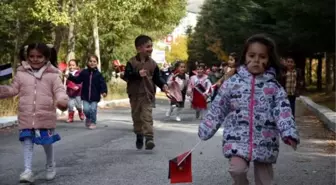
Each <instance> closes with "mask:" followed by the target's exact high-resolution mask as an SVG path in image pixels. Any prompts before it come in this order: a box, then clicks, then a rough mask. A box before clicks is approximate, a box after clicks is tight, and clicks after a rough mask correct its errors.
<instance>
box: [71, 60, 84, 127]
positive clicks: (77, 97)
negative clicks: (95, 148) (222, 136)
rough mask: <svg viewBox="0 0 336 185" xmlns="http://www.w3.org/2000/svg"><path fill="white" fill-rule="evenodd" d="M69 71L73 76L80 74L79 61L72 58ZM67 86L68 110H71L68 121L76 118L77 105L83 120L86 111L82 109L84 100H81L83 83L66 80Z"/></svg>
mask: <svg viewBox="0 0 336 185" xmlns="http://www.w3.org/2000/svg"><path fill="white" fill-rule="evenodd" d="M68 66H69V73H70V74H71V75H73V76H78V75H79V73H80V71H79V70H78V66H77V62H76V60H74V59H72V60H70V61H69V64H68ZM66 87H67V94H68V96H69V104H68V111H69V115H68V116H69V117H68V123H71V122H73V119H74V114H75V112H74V108H75V107H76V109H77V111H78V115H79V118H80V119H81V120H84V118H85V117H84V113H83V109H82V100H81V89H82V84H76V83H74V82H72V81H70V80H67V81H66Z"/></svg>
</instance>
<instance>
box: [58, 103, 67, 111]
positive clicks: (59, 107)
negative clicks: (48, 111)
mask: <svg viewBox="0 0 336 185" xmlns="http://www.w3.org/2000/svg"><path fill="white" fill-rule="evenodd" d="M56 106H57V108H58V109H60V110H61V111H66V110H67V109H68V103H65V102H63V101H62V102H57V104H56Z"/></svg>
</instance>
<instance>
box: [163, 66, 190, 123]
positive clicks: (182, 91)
mask: <svg viewBox="0 0 336 185" xmlns="http://www.w3.org/2000/svg"><path fill="white" fill-rule="evenodd" d="M185 69H186V66H185V63H183V62H181V61H177V62H176V63H175V65H174V69H173V71H174V73H173V74H171V75H170V76H169V77H168V80H167V83H168V87H169V89H171V88H172V87H175V86H174V83H175V84H178V85H177V88H175V89H174V90H175V91H177V92H176V93H178V95H179V97H181V101H178V102H174V101H171V104H170V109H169V110H168V111H167V113H166V116H167V117H169V116H171V114H172V112H173V111H174V109H175V108H177V110H176V121H181V118H180V112H181V110H182V108H184V102H185V97H186V93H187V87H188V82H189V75H187V74H185Z"/></svg>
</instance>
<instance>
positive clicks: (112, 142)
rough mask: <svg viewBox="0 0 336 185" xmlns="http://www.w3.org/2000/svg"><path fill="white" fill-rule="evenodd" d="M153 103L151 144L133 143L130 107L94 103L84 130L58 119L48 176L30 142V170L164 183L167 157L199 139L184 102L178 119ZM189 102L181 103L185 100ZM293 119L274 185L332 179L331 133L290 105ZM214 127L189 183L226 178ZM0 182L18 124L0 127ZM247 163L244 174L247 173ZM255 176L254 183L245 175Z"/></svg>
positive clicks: (221, 182)
mask: <svg viewBox="0 0 336 185" xmlns="http://www.w3.org/2000/svg"><path fill="white" fill-rule="evenodd" d="M157 103H158V104H157V108H156V109H154V113H153V114H154V119H155V142H156V148H155V149H154V150H153V151H144V150H141V151H138V150H136V149H135V143H134V142H135V137H134V134H133V133H132V122H131V117H130V109H129V108H127V107H123V108H118V109H109V110H106V109H105V110H101V111H100V112H99V115H98V120H99V123H98V128H97V129H96V130H87V129H85V128H84V125H83V123H81V122H79V121H77V122H76V123H73V124H67V123H64V122H62V121H59V123H58V128H57V130H58V132H59V133H60V135H61V137H62V140H61V141H60V142H58V143H57V144H56V145H55V152H56V154H55V156H56V162H57V170H58V171H57V172H58V173H57V176H56V179H55V180H54V181H52V182H46V181H45V180H44V179H43V178H44V166H45V156H44V153H43V149H42V148H41V147H40V146H36V147H35V148H34V149H35V151H34V162H33V170H34V172H35V174H36V175H37V180H36V183H35V184H37V185H46V184H48V185H85V184H94V185H136V184H141V185H165V184H169V181H168V179H167V176H168V160H169V159H171V158H174V157H175V156H176V155H177V154H180V153H182V152H184V151H186V150H188V149H189V148H191V147H192V146H193V145H194V144H195V143H197V141H198V137H197V130H198V123H199V121H197V120H195V118H194V112H193V111H192V110H191V109H189V108H186V109H185V110H184V111H183V114H182V119H183V120H182V122H180V123H177V122H175V121H174V120H173V119H167V118H165V111H166V109H167V103H166V102H165V101H163V100H158V102H157ZM187 107H188V106H187ZM297 114H298V117H297V121H298V125H299V127H300V134H301V136H302V144H301V145H300V146H299V148H298V150H297V151H296V152H294V151H293V150H292V149H291V148H290V147H288V146H285V145H284V144H283V145H282V147H281V153H280V157H279V160H278V163H277V165H276V166H275V182H276V184H277V185H283V184H284V185H332V184H334V183H335V178H334V174H335V135H334V134H333V133H331V132H329V131H327V130H326V129H325V128H323V126H322V124H321V123H320V122H319V121H318V120H317V119H316V118H315V117H314V116H313V115H310V114H311V113H310V112H309V111H307V110H306V109H305V108H304V107H303V105H302V104H298V107H297ZM221 134H222V133H221V130H220V131H219V132H218V133H217V135H216V136H215V137H214V138H212V139H211V140H209V141H208V142H205V143H201V145H199V147H198V148H197V149H196V150H195V151H194V153H193V180H194V183H193V184H195V185H229V184H231V178H230V176H229V173H228V172H227V167H228V161H227V159H225V158H224V157H223V155H222V153H221V148H220V145H221ZM0 146H1V147H0V154H1V155H0V184H1V185H13V184H18V176H19V174H20V172H21V171H22V170H23V156H22V149H21V144H20V142H19V141H18V133H17V128H12V129H5V130H1V131H0ZM252 174H253V170H252V168H251V170H250V172H249V178H250V179H251V181H252V180H253V175H252ZM252 184H254V183H252Z"/></svg>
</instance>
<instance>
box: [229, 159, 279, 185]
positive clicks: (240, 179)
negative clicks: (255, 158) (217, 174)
mask: <svg viewBox="0 0 336 185" xmlns="http://www.w3.org/2000/svg"><path fill="white" fill-rule="evenodd" d="M248 169H249V165H248V163H247V161H246V160H244V159H242V158H240V157H232V158H231V159H230V167H229V172H230V174H231V177H232V179H233V185H249V181H248V180H247V172H248ZM254 180H255V185H272V183H273V167H272V164H268V163H258V162H254Z"/></svg>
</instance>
